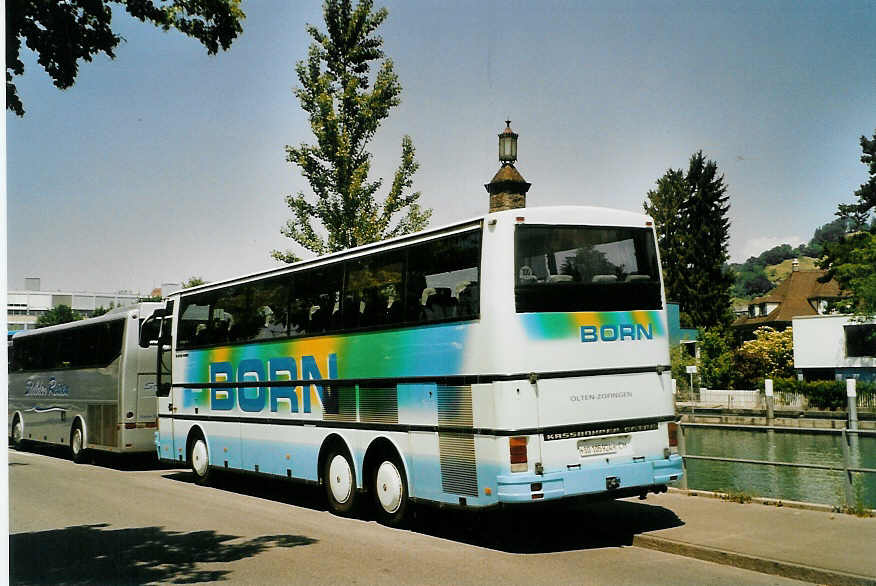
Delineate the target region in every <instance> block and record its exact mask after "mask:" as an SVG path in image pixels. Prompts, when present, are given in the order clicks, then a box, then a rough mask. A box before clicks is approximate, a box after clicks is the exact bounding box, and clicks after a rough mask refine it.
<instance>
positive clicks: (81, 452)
mask: <svg viewBox="0 0 876 586" xmlns="http://www.w3.org/2000/svg"><path fill="white" fill-rule="evenodd" d="M70 458H71V459H72V460H73V461H74V462H76V463H77V464H81V463H82V462H84V461H85V436H84V435H83V433H82V426H81V425H79V424H78V423H77V424H75V425H74V426H73V431H71V432H70Z"/></svg>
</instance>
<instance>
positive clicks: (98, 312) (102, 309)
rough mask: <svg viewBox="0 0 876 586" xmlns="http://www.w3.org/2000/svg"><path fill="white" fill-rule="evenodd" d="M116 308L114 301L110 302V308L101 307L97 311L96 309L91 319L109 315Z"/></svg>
mask: <svg viewBox="0 0 876 586" xmlns="http://www.w3.org/2000/svg"><path fill="white" fill-rule="evenodd" d="M115 306H116V304H115V303H113V302H112V301H110V304H109V307H104V306H103V305H101V306H100V307H98V308H97V309H95V310H94V311H93V312H92V314H91V317H97V316H99V315H104V314H106V313H109V312H110V311H111V310H112V309H113V308H114V307H115Z"/></svg>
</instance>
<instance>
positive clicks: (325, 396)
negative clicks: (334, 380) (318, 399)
mask: <svg viewBox="0 0 876 586" xmlns="http://www.w3.org/2000/svg"><path fill="white" fill-rule="evenodd" d="M322 406H323V409H324V410H325V411H324V415H323V419H325V420H326V421H356V388H355V387H340V386H337V385H330V386H326V387H324V388H323V391H322Z"/></svg>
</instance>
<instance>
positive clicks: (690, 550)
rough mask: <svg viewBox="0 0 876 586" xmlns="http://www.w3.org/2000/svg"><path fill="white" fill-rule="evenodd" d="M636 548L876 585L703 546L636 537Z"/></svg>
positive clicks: (808, 578)
mask: <svg viewBox="0 0 876 586" xmlns="http://www.w3.org/2000/svg"><path fill="white" fill-rule="evenodd" d="M633 546H635V547H641V548H644V549H653V550H656V551H662V552H664V553H671V554H675V555H680V556H684V557H689V558H695V559H698V560H703V561H707V562H713V563H716V564H722V565H725V566H733V567H736V568H742V569H744V570H752V571H755V572H760V573H763V574H772V575H775V576H783V577H785V578H792V579H794V580H803V581H805V582H813V583H817V584H837V585H840V586H874V585H876V578H872V577H867V576H860V575H858V574H850V573H847V572H839V571H835V570H826V569H824V568H815V567H812V566H805V565H803V564H795V563H792V562H783V561H780V560H774V559H770V558H764V557H757V556H752V555H747V554H743V553H736V552H733V551H726V550H723V549H717V548H712V547H704V546H702V545H693V544H690V543H685V542H682V541H675V540H673V539H667V538H665V537H655V536H653V535H636V536H634V537H633Z"/></svg>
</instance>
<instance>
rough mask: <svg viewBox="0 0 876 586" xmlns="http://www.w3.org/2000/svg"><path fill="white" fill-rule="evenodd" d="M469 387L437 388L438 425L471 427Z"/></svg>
mask: <svg viewBox="0 0 876 586" xmlns="http://www.w3.org/2000/svg"><path fill="white" fill-rule="evenodd" d="M472 422H473V418H472V413H471V387H470V386H466V387H438V425H440V426H452V427H471V426H472Z"/></svg>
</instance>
